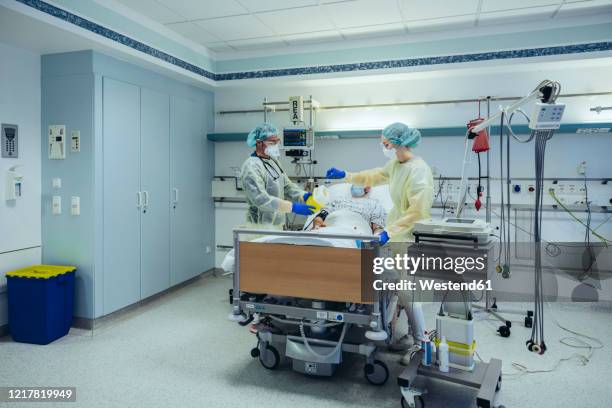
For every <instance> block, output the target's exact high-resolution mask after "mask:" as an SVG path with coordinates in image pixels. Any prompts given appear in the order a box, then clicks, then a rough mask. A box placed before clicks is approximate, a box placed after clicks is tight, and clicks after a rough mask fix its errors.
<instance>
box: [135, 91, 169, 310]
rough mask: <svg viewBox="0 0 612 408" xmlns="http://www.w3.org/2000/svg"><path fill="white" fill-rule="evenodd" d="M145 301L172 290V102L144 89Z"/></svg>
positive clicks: (142, 146)
mask: <svg viewBox="0 0 612 408" xmlns="http://www.w3.org/2000/svg"><path fill="white" fill-rule="evenodd" d="M140 96H141V105H140V114H141V116H140V129H141V133H140V160H141V163H140V188H141V190H142V193H143V199H144V207H143V210H142V216H141V222H142V225H141V261H140V262H141V268H140V277H141V281H140V285H141V297H142V298H146V297H149V296H151V295H153V294H155V293H158V292H160V291H162V290H164V289H167V288H168V287H170V98H169V96H168V95H165V94H162V93H159V92H155V91H152V90H148V89H145V88H142V89H141V94H140Z"/></svg>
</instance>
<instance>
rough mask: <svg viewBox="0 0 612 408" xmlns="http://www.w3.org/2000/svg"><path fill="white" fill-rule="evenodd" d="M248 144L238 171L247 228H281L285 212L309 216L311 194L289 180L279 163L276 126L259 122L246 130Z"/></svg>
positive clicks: (278, 142) (312, 210)
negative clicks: (246, 157)
mask: <svg viewBox="0 0 612 408" xmlns="http://www.w3.org/2000/svg"><path fill="white" fill-rule="evenodd" d="M247 144H248V145H249V146H250V147H253V148H255V151H254V152H253V153H252V154H251V155H250V156H249V158H248V159H246V160H245V161H244V163H243V164H242V169H241V172H240V179H241V181H242V188H243V189H244V193H245V195H246V201H247V205H248V207H249V208H248V210H247V217H246V218H247V220H246V221H247V227H248V228H255V229H278V230H282V229H283V226H284V225H285V220H286V214H287V213H294V214H299V215H305V216H308V215H311V214H312V213H313V212H314V207H313V206H311V205H306V204H305V201H306V200H307V199H308V197H309V196H310V193H308V192H306V191H304V190H302V189H301V188H300V187H299V186H298V185H297V184H295V183H294V182H292V181H291V180H290V179H289V177H288V176H287V173H285V171H284V170H283V167H282V166H281V164H280V162H279V158H280V139H279V137H278V129H276V127H275V126H274V125H271V124H269V123H262V124H261V125H259V126H257V127H256V128H255V129H253V130H252V131H251V132H250V133H249V135H248V136H247Z"/></svg>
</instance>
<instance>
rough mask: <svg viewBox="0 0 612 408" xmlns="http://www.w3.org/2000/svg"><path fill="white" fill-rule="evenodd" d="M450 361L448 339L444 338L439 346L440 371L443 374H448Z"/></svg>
mask: <svg viewBox="0 0 612 408" xmlns="http://www.w3.org/2000/svg"><path fill="white" fill-rule="evenodd" d="M448 359H449V356H448V343H446V337H442V340H441V341H440V344H439V345H438V369H439V370H440V371H441V372H443V373H448V370H449V366H448Z"/></svg>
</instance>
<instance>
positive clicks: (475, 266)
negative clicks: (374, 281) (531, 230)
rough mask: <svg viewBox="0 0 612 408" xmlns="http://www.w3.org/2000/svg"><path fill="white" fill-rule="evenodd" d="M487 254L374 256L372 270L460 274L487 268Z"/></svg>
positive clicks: (379, 272)
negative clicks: (472, 255) (477, 255)
mask: <svg viewBox="0 0 612 408" xmlns="http://www.w3.org/2000/svg"><path fill="white" fill-rule="evenodd" d="M486 260H487V256H486V254H485V255H483V256H479V257H471V256H457V257H452V256H446V257H441V256H425V254H421V256H408V255H407V254H403V255H402V254H397V255H395V256H394V257H376V258H374V262H373V267H372V272H374V273H375V274H376V275H380V274H381V273H383V272H385V271H406V272H409V273H410V274H411V275H414V274H415V273H416V272H417V271H453V272H455V273H457V274H459V275H461V274H463V273H464V272H466V271H475V272H481V271H484V269H485V268H486V266H487V265H486Z"/></svg>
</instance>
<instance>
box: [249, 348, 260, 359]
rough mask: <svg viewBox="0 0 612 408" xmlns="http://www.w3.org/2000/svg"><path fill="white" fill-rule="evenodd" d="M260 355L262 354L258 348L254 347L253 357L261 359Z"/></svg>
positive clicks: (252, 350)
mask: <svg viewBox="0 0 612 408" xmlns="http://www.w3.org/2000/svg"><path fill="white" fill-rule="evenodd" d="M259 354H260V352H259V349H258V348H257V347H253V348H252V349H251V357H253V358H257V357H259Z"/></svg>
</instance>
